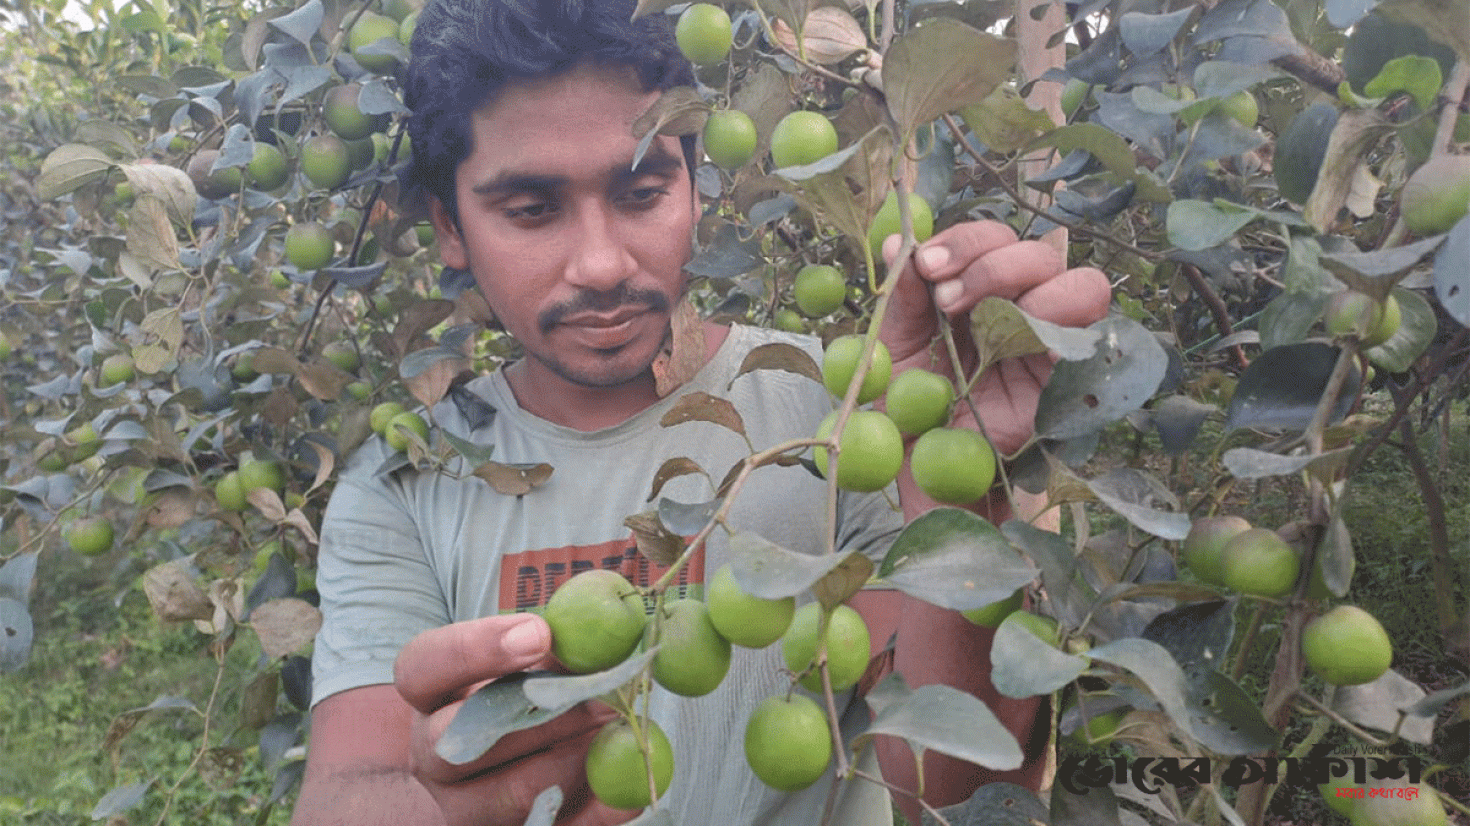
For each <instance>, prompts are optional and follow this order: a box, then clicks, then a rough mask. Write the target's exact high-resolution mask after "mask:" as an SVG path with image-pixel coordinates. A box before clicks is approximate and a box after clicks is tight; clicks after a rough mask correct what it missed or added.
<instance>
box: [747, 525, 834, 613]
mask: <svg viewBox="0 0 1470 826" xmlns="http://www.w3.org/2000/svg"><path fill="white" fill-rule="evenodd" d="M845 558H846V557H844V556H843V555H842V554H823V555H821V556H813V555H811V554H802V553H797V552H795V551H788V550H786V549H785V548H782V547H780V546H779V545H776V544H775V543H773V542H771V541H770V540H768V539H766V538H765V537H762V536H758V535H756V534H753V533H749V532H743V531H742V532H740V533H737V534H735V535H734V536H732V537H730V571H731V573H733V574H734V575H735V582H736V583H738V584H739V585H740V589H741V590H742V591H744V592H746V593H747V594H750V595H751V596H756V597H760V598H761V599H785V598H786V597H790V596H796V595H797V594H799V593H801V592H802V591H805V590H807V589H808V588H810V587H812V586H813V585H815V584H816V583H817V581H818V580H820V579H821V578H822V577H824V576H826V575H827V572H828V571H831V570H832V569H834V568H836V567H837V566H838V565H840V564H842V561H843V560H844V559H845Z"/></svg>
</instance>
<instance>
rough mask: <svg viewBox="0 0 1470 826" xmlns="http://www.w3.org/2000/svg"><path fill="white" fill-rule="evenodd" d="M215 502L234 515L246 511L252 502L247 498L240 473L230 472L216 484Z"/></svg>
mask: <svg viewBox="0 0 1470 826" xmlns="http://www.w3.org/2000/svg"><path fill="white" fill-rule="evenodd" d="M214 501H215V502H217V503H219V506H220V507H221V508H223V509H225V510H227V511H230V512H232V513H239V512H241V511H243V510H245V506H246V505H248V504H250V500H249V499H247V498H246V496H245V486H244V485H243V484H241V482H240V473H239V471H234V470H232V471H230V472H229V473H226V474H225V475H224V476H221V477H220V478H219V481H217V482H215V483H214Z"/></svg>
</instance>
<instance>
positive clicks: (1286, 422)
mask: <svg viewBox="0 0 1470 826" xmlns="http://www.w3.org/2000/svg"><path fill="white" fill-rule="evenodd" d="M1338 352H1339V351H1338V349H1337V348H1336V347H1333V346H1331V345H1328V344H1323V343H1321V342H1315V341H1309V342H1305V343H1302V344H1288V345H1286V346H1284V347H1276V348H1273V349H1270V350H1267V351H1266V352H1264V353H1262V354H1261V355H1259V356H1257V357H1256V360H1255V361H1252V362H1251V363H1250V366H1249V367H1247V368H1246V369H1245V372H1244V373H1243V374H1242V375H1241V377H1240V381H1239V383H1238V384H1236V386H1235V395H1234V396H1232V397H1231V399H1230V408H1229V410H1228V411H1227V412H1226V420H1225V429H1226V430H1236V429H1239V428H1242V427H1261V428H1268V429H1283V430H1304V429H1305V428H1306V426H1307V425H1308V424H1309V423H1310V422H1311V420H1312V415H1313V414H1314V413H1315V412H1316V409H1317V401H1318V400H1319V399H1320V398H1321V397H1322V391H1323V390H1325V389H1326V387H1327V379H1328V377H1329V376H1331V375H1332V369H1333V367H1334V365H1336V364H1337V357H1338ZM1361 382H1362V377H1361V376H1360V375H1359V374H1358V372H1357V370H1356V368H1355V369H1354V370H1353V372H1352V375H1350V376H1349V377H1348V380H1347V381H1346V382H1345V383H1344V387H1343V389H1342V393H1341V394H1340V395H1339V397H1338V399H1337V404H1336V406H1335V408H1334V411H1333V415H1332V420H1334V421H1336V420H1340V419H1341V418H1342V417H1343V416H1346V415H1347V412H1348V411H1349V410H1351V409H1352V405H1353V399H1354V397H1356V395H1357V392H1358V386H1359V384H1360V383H1361Z"/></svg>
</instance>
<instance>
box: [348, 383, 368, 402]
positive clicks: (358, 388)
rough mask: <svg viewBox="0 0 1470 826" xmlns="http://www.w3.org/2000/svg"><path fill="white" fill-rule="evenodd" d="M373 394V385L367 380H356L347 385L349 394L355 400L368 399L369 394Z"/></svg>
mask: <svg viewBox="0 0 1470 826" xmlns="http://www.w3.org/2000/svg"><path fill="white" fill-rule="evenodd" d="M372 394H373V386H372V385H371V384H368V383H367V382H365V381H355V382H352V383H350V384H348V385H347V395H349V396H351V397H352V398H353V399H354V400H355V401H360V402H361V401H367V398H368V396H371V395H372Z"/></svg>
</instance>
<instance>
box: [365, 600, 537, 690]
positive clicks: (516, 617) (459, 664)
mask: <svg viewBox="0 0 1470 826" xmlns="http://www.w3.org/2000/svg"><path fill="white" fill-rule="evenodd" d="M550 653H551V629H550V628H549V627H548V626H547V625H546V621H545V620H543V619H541V618H540V617H538V616H535V615H533V614H507V615H501V616H492V617H482V618H480V619H476V620H469V621H467V622H456V623H452V624H450V625H445V626H441V627H439V628H435V629H432V630H429V631H425V632H424V633H422V634H420V635H418V636H417V637H414V638H413V639H412V640H410V641H409V643H408V645H406V646H404V647H403V650H402V651H401V652H399V654H398V660H397V662H395V663H394V666H393V675H394V683H395V684H396V685H397V687H398V693H399V694H401V695H403V699H404V700H405V701H406V702H407V703H408V704H409V705H411V706H413V707H414V708H415V709H417V710H418V711H420V712H422V713H424V714H430V713H433V712H434V711H435V710H436V709H438V708H440V707H442V706H444V705H445V704H446V703H448V702H450V701H451V700H455V699H458V698H459V697H460V696H461V695H463V694H464V692H465V691H466V690H467V689H468V688H469V687H470V686H472V685H474V684H475V683H479V682H484V681H486V680H493V679H496V678H499V677H503V676H505V675H506V674H513V673H515V672H517V671H523V670H525V669H527V668H530V667H532V666H534V665H536V664H537V663H540V662H542V661H543V660H545V659H546V658H547V657H548V656H549V655H550Z"/></svg>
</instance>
